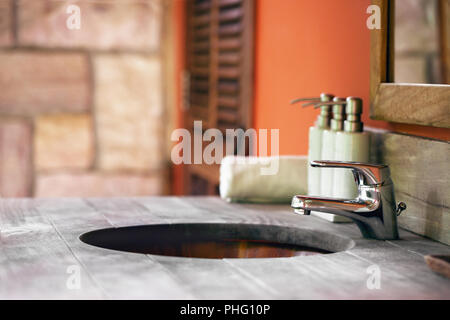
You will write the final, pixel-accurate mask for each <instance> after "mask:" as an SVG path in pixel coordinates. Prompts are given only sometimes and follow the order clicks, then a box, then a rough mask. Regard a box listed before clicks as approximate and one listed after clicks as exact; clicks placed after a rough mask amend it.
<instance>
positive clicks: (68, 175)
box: [0, 0, 168, 197]
mask: <svg viewBox="0 0 450 320" xmlns="http://www.w3.org/2000/svg"><path fill="white" fill-rule="evenodd" d="M73 4H75V5H76V6H75V7H74V6H71V5H73ZM74 8H75V9H74ZM77 9H79V18H80V19H79V22H80V24H79V29H78V28H77V27H78V25H76V24H75V25H74V21H76V19H75V18H77V11H76V10H77ZM73 10H75V11H73ZM165 10H166V4H165V3H164V1H163V0H120V1H119V0H95V1H92V0H78V1H64V0H0V196H2V197H28V196H37V197H56V196H58V197H64V196H134V195H136V196H139V195H154V194H162V193H164V192H165V190H166V188H167V185H168V177H167V169H166V163H167V159H166V158H167V156H166V155H167V150H165V149H166V145H167V143H166V142H165V139H166V136H167V134H166V132H165V130H166V127H167V125H166V124H165V123H166V122H167V121H166V119H165V117H166V114H167V112H166V110H165V109H166V106H165V104H164V103H165V100H166V99H165V98H164V91H163V90H164V85H163V81H164V79H165V77H164V76H165V75H164V72H165V70H167V68H165V66H164V63H165V62H164V47H165V45H164V43H163V40H164V37H163V36H162V34H163V32H164V19H165ZM74 19H75V20H74ZM74 26H75V27H74Z"/></svg>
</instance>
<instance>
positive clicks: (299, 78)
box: [254, 0, 450, 154]
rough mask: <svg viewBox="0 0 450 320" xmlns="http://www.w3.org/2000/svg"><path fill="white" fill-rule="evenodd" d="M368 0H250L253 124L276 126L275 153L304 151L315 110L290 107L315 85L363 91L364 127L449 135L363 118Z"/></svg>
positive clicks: (343, 91)
mask: <svg viewBox="0 0 450 320" xmlns="http://www.w3.org/2000/svg"><path fill="white" fill-rule="evenodd" d="M369 4H370V0H339V1H336V0H320V1H310V0H281V1H275V0H257V1H256V29H255V30H256V39H255V41H256V47H255V99H254V102H255V103H254V109H255V112H254V126H255V127H256V128H280V153H281V154H307V152H308V128H309V127H310V126H311V125H312V124H313V122H314V120H315V119H316V117H317V114H318V113H319V111H318V110H312V109H301V107H300V105H295V106H291V105H289V101H290V100H291V99H293V98H296V97H307V96H317V95H319V94H320V92H322V91H326V92H329V93H333V94H335V95H339V96H344V97H345V96H348V95H354V96H359V97H362V98H363V101H364V113H363V120H364V123H365V125H366V126H370V127H376V128H385V129H389V130H393V131H399V132H407V133H410V134H415V135H421V136H427V137H432V138H437V139H443V140H450V130H448V129H437V128H429V127H421V126H411V125H399V124H389V123H387V122H383V121H374V120H371V119H369V84H370V80H369V73H370V35H369V30H368V29H367V27H366V19H367V17H368V15H367V14H366V8H367V7H368V6H369Z"/></svg>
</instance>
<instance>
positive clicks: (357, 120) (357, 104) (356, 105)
mask: <svg viewBox="0 0 450 320" xmlns="http://www.w3.org/2000/svg"><path fill="white" fill-rule="evenodd" d="M346 102H347V105H346V107H345V113H346V115H347V119H346V120H345V121H344V131H346V132H362V131H363V128H364V125H363V123H362V122H361V113H362V111H363V104H362V100H361V99H360V98H358V97H347V99H346Z"/></svg>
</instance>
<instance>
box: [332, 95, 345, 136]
mask: <svg viewBox="0 0 450 320" xmlns="http://www.w3.org/2000/svg"><path fill="white" fill-rule="evenodd" d="M333 102H336V104H333V105H332V107H331V111H332V114H333V118H332V119H331V120H330V129H331V130H333V131H342V130H344V120H345V105H346V101H345V98H339V97H334V98H333Z"/></svg>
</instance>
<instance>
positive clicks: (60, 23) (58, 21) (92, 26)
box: [18, 0, 162, 50]
mask: <svg viewBox="0 0 450 320" xmlns="http://www.w3.org/2000/svg"><path fill="white" fill-rule="evenodd" d="M69 5H77V6H78V7H79V17H80V28H79V29H77V28H73V27H72V26H73V24H72V22H73V21H74V20H73V19H72V18H71V17H74V16H73V14H75V12H70V11H69V13H67V10H68V7H69ZM68 21H69V23H68ZM161 23H162V2H161V0H120V1H111V0H96V1H91V0H79V1H60V0H20V1H19V2H18V42H19V44H20V45H26V46H39V47H50V48H54V47H64V48H89V49H102V50H103V49H129V50H130V49H131V50H158V49H159V46H160V32H161ZM68 25H69V26H70V28H69V27H68Z"/></svg>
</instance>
